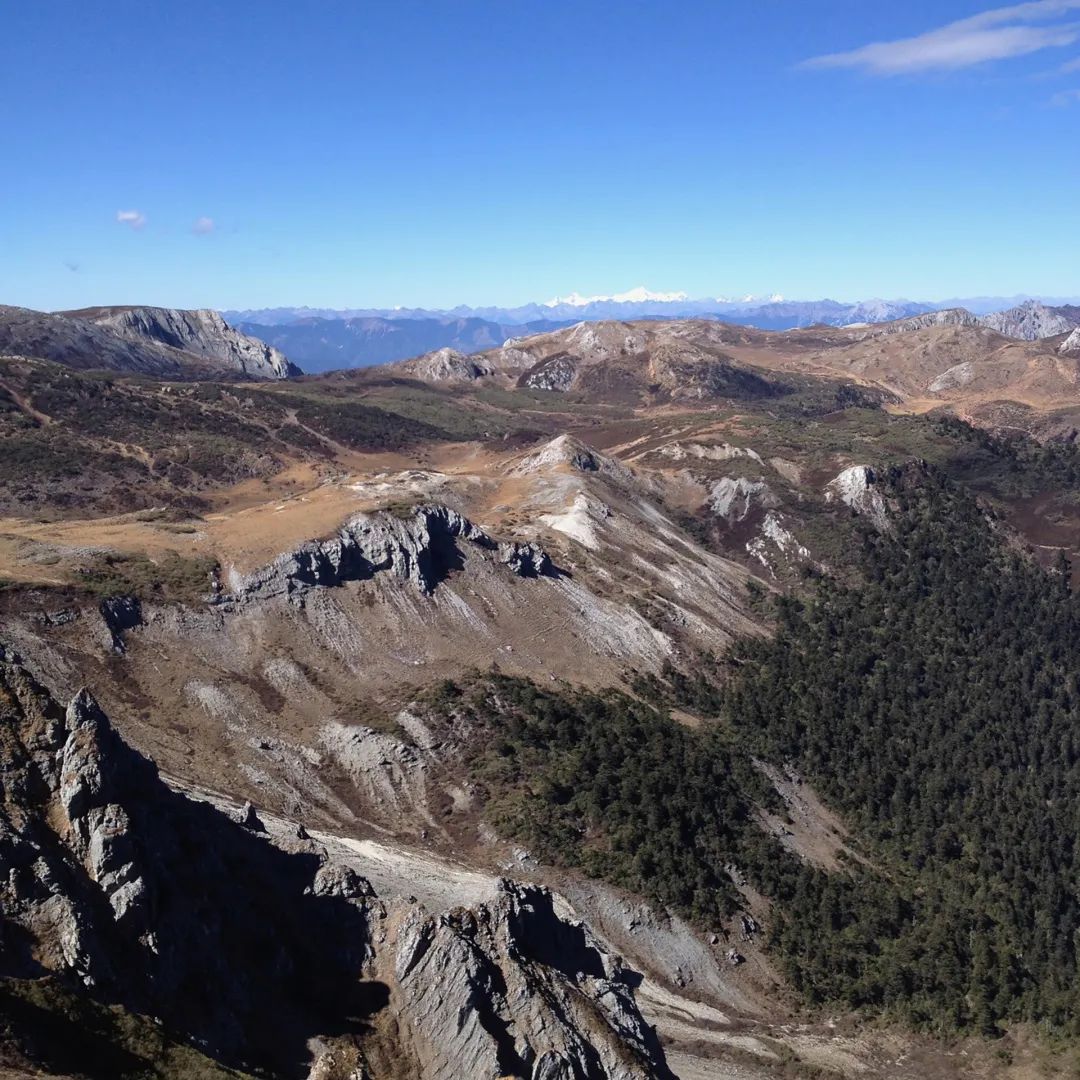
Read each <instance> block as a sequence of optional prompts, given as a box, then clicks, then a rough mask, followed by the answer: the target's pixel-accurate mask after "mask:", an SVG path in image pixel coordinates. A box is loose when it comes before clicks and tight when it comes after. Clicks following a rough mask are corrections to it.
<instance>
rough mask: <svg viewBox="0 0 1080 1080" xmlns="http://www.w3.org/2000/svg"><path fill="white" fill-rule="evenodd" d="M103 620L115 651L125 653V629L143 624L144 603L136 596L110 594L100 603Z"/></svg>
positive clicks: (99, 609)
mask: <svg viewBox="0 0 1080 1080" xmlns="http://www.w3.org/2000/svg"><path fill="white" fill-rule="evenodd" d="M98 611H99V612H100V614H101V621H102V622H103V623H104V624H105V629H106V630H107V631H108V634H109V638H110V639H111V641H112V648H113V652H115V653H120V654H122V653H124V652H125V651H126V646H125V645H124V631H125V630H134V629H135V627H136V626H141V625H142V621H143V620H142V605H141V604H140V603H139V600H138V598H137V597H134V596H110V597H108V598H107V599H105V600H102V601H101V603H100V604H99V605H98Z"/></svg>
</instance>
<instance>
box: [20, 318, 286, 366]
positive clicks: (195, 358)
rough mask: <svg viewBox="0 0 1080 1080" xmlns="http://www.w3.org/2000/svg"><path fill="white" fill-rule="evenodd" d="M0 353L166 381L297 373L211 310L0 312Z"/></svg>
mask: <svg viewBox="0 0 1080 1080" xmlns="http://www.w3.org/2000/svg"><path fill="white" fill-rule="evenodd" d="M0 352H3V353H10V354H13V355H17V356H30V357H36V358H39V359H42V360H52V361H54V362H56V363H59V364H65V365H67V366H68V367H73V368H80V369H84V370H85V369H91V370H100V369H107V370H111V371H131V372H141V373H142V374H145V375H153V376H159V377H162V378H170V379H190V378H201V379H206V378H252V379H281V378H285V377H286V376H288V375H296V374H299V369H298V368H296V367H295V366H294V365H292V364H290V363H289V361H288V360H286V359H285V357H284V356H283V355H282V354H281V353H280V352H278V351H277V350H276V349H272V348H271V347H270V346H268V345H264V344H263V343H262V342H261V341H257V340H256V339H255V338H249V337H246V336H245V335H243V334H238V333H237V332H236V331H235V330H233V329H231V328H230V327H229V326H228V325H227V324H226V323H225V322H224V321H223V320H222V319H221V316H219V315H217V313H216V312H212V311H173V310H171V309H168V308H88V309H86V310H83V311H73V312H64V313H53V314H50V313H47V312H44V311H32V310H30V309H29V308H14V307H3V306H0Z"/></svg>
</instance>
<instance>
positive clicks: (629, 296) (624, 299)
mask: <svg viewBox="0 0 1080 1080" xmlns="http://www.w3.org/2000/svg"><path fill="white" fill-rule="evenodd" d="M688 299H689V297H688V296H687V294H686V293H684V292H651V291H650V290H649V289H647V288H645V286H644V285H638V286H636V287H635V288H633V289H629V290H628V291H627V292H623V293H613V294H612V295H610V296H582V295H581V293H578V292H572V293H571V294H570V295H569V296H556V297H555V298H554V299H551V300H547V301H545V302H544V305H543V306H544V307H549V308H553V307H559V306H560V305H563V304H566V305H567V306H569V307H588V306H589V304H600V303H609V304H647V303H656V304H672V303H680V302H682V301H684V300H688Z"/></svg>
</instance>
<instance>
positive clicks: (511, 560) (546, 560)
mask: <svg viewBox="0 0 1080 1080" xmlns="http://www.w3.org/2000/svg"><path fill="white" fill-rule="evenodd" d="M499 562H501V563H502V564H503V565H504V566H508V567H510V569H511V570H513V572H514V573H515V574H517V576H518V577H546V576H547V575H549V574H550V573H551V572H552V570H553V569H554V567H553V566H552V562H551V556H550V555H548V553H547V552H546V551H545V550H544V549H543V548H542V547H541V546H540V545H539V544H537V543H535V542H534V541H532V540H529V541H526V542H524V543H521V542H520V541H517V540H511V541H509V542H504V543H501V544H500V545H499Z"/></svg>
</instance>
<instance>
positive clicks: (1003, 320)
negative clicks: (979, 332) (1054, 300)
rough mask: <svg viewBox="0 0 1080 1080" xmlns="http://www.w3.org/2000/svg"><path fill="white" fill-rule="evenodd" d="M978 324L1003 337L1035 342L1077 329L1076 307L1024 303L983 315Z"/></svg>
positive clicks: (1079, 310) (1079, 321)
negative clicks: (1006, 309)
mask: <svg viewBox="0 0 1080 1080" xmlns="http://www.w3.org/2000/svg"><path fill="white" fill-rule="evenodd" d="M979 322H980V323H981V325H983V326H987V327H989V328H990V329H991V330H996V331H997V332H998V333H999V334H1003V335H1004V336H1005V337H1010V338H1018V339H1019V340H1021V341H1038V340H1039V339H1041V338H1047V337H1055V336H1057V335H1058V334H1067V333H1069V332H1070V331H1071V330H1074V329H1076V328H1077V327H1080V307H1056V308H1055V307H1046V306H1045V305H1044V304H1041V303H1039V301H1038V300H1028V301H1027V302H1026V303H1023V304H1020V305H1018V306H1017V307H1014V308H1009V310H1008V311H997V312H994V314H992V315H984V316H983V317H982V318H981V319H980V320H979Z"/></svg>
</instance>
